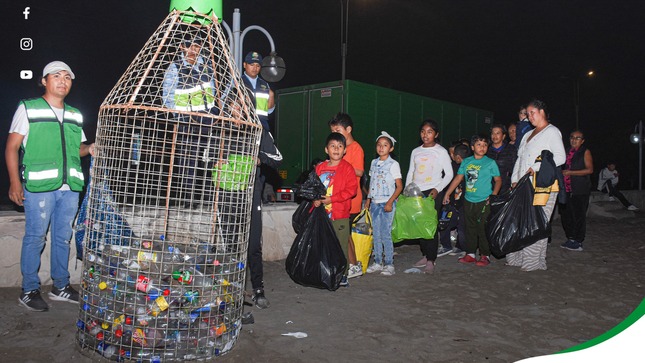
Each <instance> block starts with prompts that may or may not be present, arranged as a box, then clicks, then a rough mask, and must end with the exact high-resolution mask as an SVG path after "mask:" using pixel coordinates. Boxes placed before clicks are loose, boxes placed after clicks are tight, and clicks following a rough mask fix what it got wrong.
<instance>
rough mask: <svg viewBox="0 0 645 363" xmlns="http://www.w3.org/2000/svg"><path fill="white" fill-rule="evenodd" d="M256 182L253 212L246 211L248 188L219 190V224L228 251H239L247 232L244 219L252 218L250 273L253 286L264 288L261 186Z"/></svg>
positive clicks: (249, 253) (252, 203)
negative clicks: (246, 189) (245, 189)
mask: <svg viewBox="0 0 645 363" xmlns="http://www.w3.org/2000/svg"><path fill="white" fill-rule="evenodd" d="M257 184H258V183H256V186H255V188H254V189H253V199H252V202H251V213H250V215H249V214H246V211H247V210H246V208H245V207H246V203H245V198H246V191H223V190H222V191H220V196H221V199H220V201H219V204H218V210H219V212H220V215H219V217H218V218H219V223H220V225H221V233H222V235H223V239H224V242H225V243H226V249H227V251H228V252H229V253H231V252H232V253H234V254H235V253H238V252H239V251H240V249H241V248H240V247H241V244H240V242H241V241H242V238H243V237H244V235H245V229H244V226H245V222H246V221H247V220H248V218H249V217H250V219H251V223H250V226H249V242H248V247H247V266H248V268H249V272H250V278H251V285H252V286H253V289H254V290H256V289H262V288H264V281H263V279H264V271H263V268H262V188H261V185H260V187H258V185H257Z"/></svg>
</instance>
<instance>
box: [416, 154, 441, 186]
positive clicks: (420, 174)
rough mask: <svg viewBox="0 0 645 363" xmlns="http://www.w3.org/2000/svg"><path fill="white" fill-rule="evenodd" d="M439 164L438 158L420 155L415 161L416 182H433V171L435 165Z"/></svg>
mask: <svg viewBox="0 0 645 363" xmlns="http://www.w3.org/2000/svg"><path fill="white" fill-rule="evenodd" d="M436 162H437V160H436V158H431V157H429V156H428V155H419V156H417V158H416V160H415V162H414V163H415V165H416V168H415V174H416V175H415V178H414V179H415V180H420V181H421V182H422V183H430V182H432V171H433V170H434V164H435V163H436Z"/></svg>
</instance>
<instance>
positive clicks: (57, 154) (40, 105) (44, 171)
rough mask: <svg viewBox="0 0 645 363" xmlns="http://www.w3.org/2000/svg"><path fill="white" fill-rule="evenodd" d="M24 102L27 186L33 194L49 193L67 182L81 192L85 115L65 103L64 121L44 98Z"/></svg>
mask: <svg viewBox="0 0 645 363" xmlns="http://www.w3.org/2000/svg"><path fill="white" fill-rule="evenodd" d="M21 102H22V104H23V105H25V109H26V110H27V119H28V120H29V137H28V138H27V143H26V145H23V146H21V149H22V151H23V153H24V154H23V159H22V165H21V170H22V177H23V180H24V181H25V188H26V189H27V190H28V191H30V192H32V193H37V192H50V191H54V190H58V189H60V187H61V186H63V184H67V185H69V187H70V189H71V190H73V191H76V192H80V191H81V190H82V189H83V185H84V184H85V181H84V177H83V170H82V168H81V156H80V155H79V150H80V147H81V139H82V135H83V115H81V113H80V111H79V110H77V109H76V108H74V107H71V106H69V105H67V104H65V108H64V111H63V122H62V123H61V122H60V121H58V119H57V118H56V114H55V113H54V110H52V108H51V107H50V106H49V103H47V101H45V99H44V98H42V97H41V98H34V99H30V100H23V101H21Z"/></svg>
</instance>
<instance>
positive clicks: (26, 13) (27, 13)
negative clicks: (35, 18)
mask: <svg viewBox="0 0 645 363" xmlns="http://www.w3.org/2000/svg"><path fill="white" fill-rule="evenodd" d="M30 9H31V8H30V7H29V6H26V7H25V11H23V12H22V14H23V15H24V16H25V20H28V19H29V14H30V13H31V12H30V11H29V10H30Z"/></svg>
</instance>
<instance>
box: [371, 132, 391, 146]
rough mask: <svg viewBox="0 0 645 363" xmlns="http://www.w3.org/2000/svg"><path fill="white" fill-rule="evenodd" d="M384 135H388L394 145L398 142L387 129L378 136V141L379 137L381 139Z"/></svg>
mask: <svg viewBox="0 0 645 363" xmlns="http://www.w3.org/2000/svg"><path fill="white" fill-rule="evenodd" d="M382 137H387V138H388V139H390V142H391V143H392V146H394V143H395V142H396V140H394V138H393V137H392V135H390V134H388V133H387V132H385V131H381V134H380V135H379V136H378V137H377V138H376V141H378V139H380V138H382Z"/></svg>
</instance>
